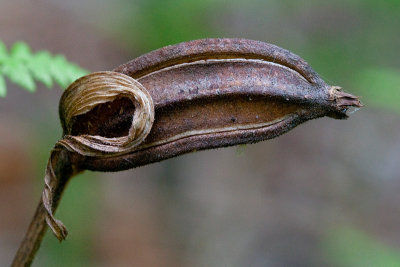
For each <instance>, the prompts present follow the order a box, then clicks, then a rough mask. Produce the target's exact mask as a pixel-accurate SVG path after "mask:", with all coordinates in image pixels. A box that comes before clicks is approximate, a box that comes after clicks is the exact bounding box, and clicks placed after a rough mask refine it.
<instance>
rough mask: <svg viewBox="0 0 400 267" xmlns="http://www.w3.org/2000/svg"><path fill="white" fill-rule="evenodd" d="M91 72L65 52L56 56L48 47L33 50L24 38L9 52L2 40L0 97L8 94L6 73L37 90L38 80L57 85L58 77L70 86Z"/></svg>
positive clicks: (20, 83)
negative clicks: (41, 49) (67, 56)
mask: <svg viewBox="0 0 400 267" xmlns="http://www.w3.org/2000/svg"><path fill="white" fill-rule="evenodd" d="M87 73H88V72H87V71H86V70H84V69H82V68H80V67H79V66H77V65H75V64H73V63H70V62H68V61H67V59H66V58H65V57H64V56H63V55H55V56H52V55H51V54H50V53H49V52H47V51H39V52H37V53H35V54H33V53H32V52H31V49H30V48H29V46H28V45H27V44H26V43H23V42H17V43H15V44H14V45H13V46H12V47H11V49H10V51H9V53H7V47H6V46H5V45H4V43H3V42H1V41H0V77H1V78H0V79H1V80H0V86H1V87H0V97H4V96H5V95H6V84H5V82H4V77H7V78H8V79H9V80H10V81H12V82H13V83H16V84H17V85H19V86H20V87H22V88H25V89H26V90H28V91H30V92H34V91H35V90H36V84H35V80H37V81H39V82H41V83H43V84H44V85H46V86H47V87H48V88H50V87H52V86H53V84H54V83H53V80H54V81H55V82H56V83H57V84H59V85H60V86H61V87H62V88H66V87H67V86H68V85H69V84H70V83H71V82H73V81H74V80H76V79H77V78H79V77H81V76H83V75H86V74H87ZM3 75H4V77H3Z"/></svg>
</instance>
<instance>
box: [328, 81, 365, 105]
mask: <svg viewBox="0 0 400 267" xmlns="http://www.w3.org/2000/svg"><path fill="white" fill-rule="evenodd" d="M330 98H331V100H333V101H334V102H335V105H336V107H338V108H349V107H357V108H361V107H363V106H364V105H363V104H362V103H361V101H360V100H359V99H358V96H354V95H352V94H349V93H346V92H343V91H342V88H341V87H339V86H332V87H331V89H330Z"/></svg>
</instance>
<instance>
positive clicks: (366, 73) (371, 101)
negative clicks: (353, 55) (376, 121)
mask: <svg viewBox="0 0 400 267" xmlns="http://www.w3.org/2000/svg"><path fill="white" fill-rule="evenodd" d="M354 87H355V88H359V92H360V94H362V99H363V101H364V102H365V104H367V105H372V106H377V107H381V108H390V109H391V110H393V111H395V112H398V113H400V69H390V68H366V69H363V70H361V71H360V72H359V73H357V74H356V77H355V79H354Z"/></svg>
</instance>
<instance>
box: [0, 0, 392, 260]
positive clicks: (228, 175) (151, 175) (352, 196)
mask: <svg viewBox="0 0 400 267" xmlns="http://www.w3.org/2000/svg"><path fill="white" fill-rule="evenodd" d="M206 37H242V38H248V39H256V40H261V41H265V42H269V43H274V44H276V45H279V46H281V47H283V48H286V49H289V50H291V51H293V52H294V53H296V54H298V55H300V56H301V57H303V58H304V59H305V60H306V61H308V62H309V63H310V64H311V66H312V67H313V68H314V69H315V70H316V71H317V72H318V73H320V74H321V75H322V77H323V78H324V79H325V80H326V81H327V82H328V83H330V84H335V85H340V86H342V87H343V88H345V90H346V91H349V92H352V93H354V94H356V95H360V96H361V97H362V101H363V102H364V104H365V105H366V106H365V107H364V108H363V109H362V110H360V111H358V112H356V113H354V114H352V116H351V117H350V119H348V120H346V121H337V120H333V119H329V118H323V119H318V120H315V121H310V122H308V123H306V124H304V125H301V126H299V127H297V128H296V129H294V130H293V131H291V132H289V133H287V134H285V135H283V136H281V137H279V138H277V139H274V140H270V141H266V142H262V143H258V144H254V145H247V146H240V147H233V148H225V149H218V150H212V151H204V152H197V153H192V154H188V155H184V156H181V157H178V158H175V159H171V160H168V161H165V162H161V163H156V164H152V165H149V166H146V167H142V168H138V169H134V170H129V171H124V172H120V173H105V174H104V173H91V172H85V173H84V174H81V175H79V176H78V177H76V178H74V179H73V180H72V182H71V183H70V185H69V187H68V188H67V190H66V193H65V195H64V198H63V200H62V202H61V205H60V207H59V209H58V212H57V217H58V218H60V219H61V220H62V221H63V222H64V223H65V224H66V225H67V226H68V228H69V230H70V235H69V237H68V240H67V242H63V243H62V244H59V243H58V242H57V240H56V238H54V237H53V236H52V235H51V233H50V232H47V234H46V237H45V239H44V242H43V244H42V247H41V248H40V250H39V252H38V254H37V258H36V260H35V262H34V264H33V266H400V194H399V192H400V135H399V133H400V54H399V48H400V1H398V0H385V1H377V0H336V1H332V0H310V1H295V0H293V1H290V0H247V1H242V0H234V1H223V0H201V1H200V0H188V1H179V0H134V1H127V0H114V1H105V0H101V1H100V0H98V1H89V0H68V1H65V0H35V1H31V0H13V1H9V0H0V39H1V40H2V41H3V42H5V43H6V44H7V45H8V46H11V45H12V44H13V43H14V42H16V41H20V40H21V41H25V42H27V43H28V44H29V45H30V46H31V47H32V50H34V51H37V50H41V49H47V50H49V51H50V52H52V53H61V54H64V55H65V56H66V57H67V59H69V60H70V61H73V62H76V63H77V64H79V65H80V66H82V67H84V68H86V69H88V70H90V71H99V70H110V69H113V68H114V67H116V66H118V65H120V64H122V63H125V62H126V61H128V60H130V59H132V58H134V57H137V56H139V55H141V54H143V53H145V52H148V51H150V50H153V49H156V48H159V47H162V46H165V45H169V44H174V43H178V42H182V41H187V40H191V39H198V38H206ZM61 94H62V90H61V88H53V89H51V90H48V89H47V88H45V87H44V86H42V85H40V86H39V88H38V90H37V92H35V93H33V94H32V93H29V92H27V91H25V90H23V89H21V88H18V87H17V86H15V85H14V84H11V83H8V95H7V97H6V98H3V99H0V265H1V266H7V265H9V264H10V262H11V260H12V258H13V256H14V253H15V252H16V250H17V248H18V245H19V243H20V241H21V240H22V237H23V235H24V234H25V230H26V228H27V226H28V224H29V221H30V219H31V217H32V216H33V213H34V210H35V208H36V205H37V202H38V200H39V197H40V194H41V190H42V187H43V175H44V169H45V166H46V161H47V158H48V156H49V151H50V150H51V148H52V146H53V145H54V144H55V142H56V141H57V140H58V139H59V138H60V136H61V127H60V125H59V120H58V113H57V109H58V100H59V98H60V96H61Z"/></svg>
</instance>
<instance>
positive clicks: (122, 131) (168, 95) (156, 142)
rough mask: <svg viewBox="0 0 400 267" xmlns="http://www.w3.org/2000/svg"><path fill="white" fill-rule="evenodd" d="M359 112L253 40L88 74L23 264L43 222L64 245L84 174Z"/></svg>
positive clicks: (179, 51) (307, 71)
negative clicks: (62, 201) (69, 199)
mask: <svg viewBox="0 0 400 267" xmlns="http://www.w3.org/2000/svg"><path fill="white" fill-rule="evenodd" d="M360 106H362V105H361V103H360V101H359V100H358V98H357V97H355V96H353V95H351V94H347V93H344V92H343V91H341V88H340V87H337V86H330V85H327V84H326V83H325V82H324V81H323V80H322V79H321V78H320V77H319V76H318V74H317V73H316V72H315V71H314V70H312V68H311V67H310V66H309V65H308V64H307V63H306V62H305V61H304V60H303V59H301V58H300V57H298V56H296V55H294V54H293V53H291V52H289V51H287V50H284V49H282V48H279V47H277V46H274V45H271V44H266V43H263V42H259V41H251V40H244V39H204V40H196V41H191V42H186V43H181V44H178V45H174V46H167V47H164V48H161V49H159V50H156V51H153V52H150V53H148V54H146V55H143V56H141V57H139V58H137V59H134V60H132V61H130V62H128V63H126V64H124V65H121V66H120V67H118V68H116V69H115V70H114V71H113V72H99V73H92V74H89V75H88V76H85V77H83V78H81V79H78V80H77V81H75V82H74V83H73V84H71V85H70V86H69V88H68V89H67V90H66V91H65V92H64V94H63V96H62V98H61V100H60V119H61V124H62V127H63V130H64V134H63V139H61V140H60V141H59V142H57V144H56V146H55V148H54V150H53V151H52V153H51V157H50V159H49V163H48V166H47V171H46V176H45V189H44V191H43V198H42V200H43V203H40V204H39V207H38V210H37V212H36V214H35V217H34V219H33V221H32V224H31V226H30V228H29V230H28V233H27V236H26V237H25V240H24V242H23V244H22V245H21V247H20V249H19V251H18V253H17V256H16V258H15V260H14V263H16V264H20V263H23V265H28V264H29V263H30V262H31V261H32V259H33V256H34V254H35V252H36V250H37V248H38V246H39V244H40V240H41V237H42V236H43V233H44V230H45V226H44V224H43V221H44V218H45V219H46V221H47V223H48V225H49V226H50V227H51V228H52V230H53V232H54V233H55V235H56V236H57V238H58V239H59V240H63V239H64V238H65V236H66V235H67V231H66V228H65V227H64V225H63V224H62V223H61V222H60V221H58V220H56V219H55V218H54V217H53V211H54V210H55V208H56V207H57V203H58V200H59V198H60V194H61V192H62V191H63V188H64V186H65V184H66V183H67V181H68V179H69V178H70V177H71V176H73V175H75V174H76V173H78V172H79V171H82V170H85V169H89V170H96V171H118V170H125V169H129V168H133V167H137V166H141V165H146V164H149V163H152V162H157V161H161V160H164V159H168V158H171V157H174V156H177V155H180V154H183V153H187V152H191V151H197V150H202V149H209V148H216V147H225V146H232V145H237V144H244V143H255V142H259V141H262V140H266V139H270V138H274V137H276V136H279V135H281V134H283V133H285V132H287V131H289V130H290V129H292V128H294V127H295V126H297V125H299V124H300V123H302V122H305V121H307V120H311V119H315V118H318V117H323V116H329V117H333V118H337V119H344V118H346V117H347V115H346V111H347V109H348V108H349V107H360ZM15 266H18V265H15Z"/></svg>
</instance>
